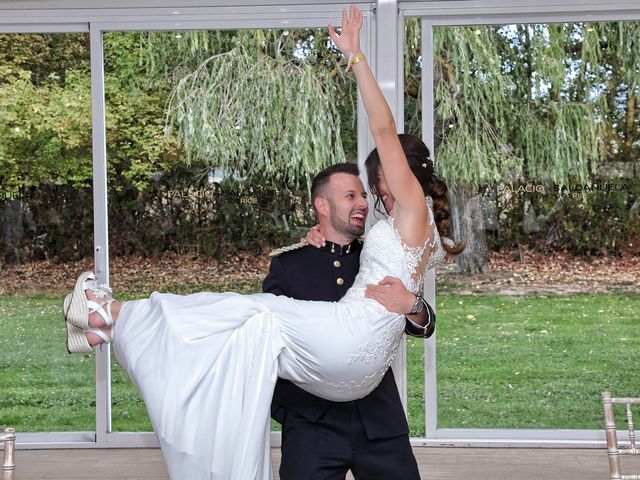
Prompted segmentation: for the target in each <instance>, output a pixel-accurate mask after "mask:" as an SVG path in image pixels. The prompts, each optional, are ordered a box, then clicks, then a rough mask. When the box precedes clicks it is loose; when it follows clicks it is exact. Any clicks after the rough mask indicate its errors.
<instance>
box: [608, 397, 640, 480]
mask: <svg viewBox="0 0 640 480" xmlns="http://www.w3.org/2000/svg"><path fill="white" fill-rule="evenodd" d="M616 403H619V404H623V405H626V408H627V427H628V430H629V446H628V447H626V446H625V447H621V446H620V445H618V432H617V429H616V421H615V417H614V414H613V405H614V404H616ZM634 404H635V405H639V404H640V398H634V397H624V398H616V397H612V396H611V393H609V392H602V406H603V407H604V429H605V432H606V435H607V453H608V455H609V472H610V477H609V478H610V480H640V474H635V475H622V472H621V467H620V456H621V455H638V454H640V449H638V448H637V447H636V434H635V430H634V425H633V413H632V410H631V406H632V405H634Z"/></svg>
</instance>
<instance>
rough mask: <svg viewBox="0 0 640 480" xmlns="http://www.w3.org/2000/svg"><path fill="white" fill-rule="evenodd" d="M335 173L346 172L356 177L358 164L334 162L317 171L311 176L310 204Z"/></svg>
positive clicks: (358, 173)
mask: <svg viewBox="0 0 640 480" xmlns="http://www.w3.org/2000/svg"><path fill="white" fill-rule="evenodd" d="M336 173H347V174H349V175H354V176H356V177H358V176H359V175H360V171H359V170H358V165H356V164H355V163H336V164H335V165H331V166H329V167H327V168H325V169H324V170H322V171H320V172H318V174H317V175H316V176H315V177H313V181H312V182H311V203H312V204H314V200H315V199H316V198H317V197H319V196H320V195H321V194H322V192H323V191H324V189H325V187H326V186H327V185H328V184H329V180H330V179H331V176H332V175H334V174H336Z"/></svg>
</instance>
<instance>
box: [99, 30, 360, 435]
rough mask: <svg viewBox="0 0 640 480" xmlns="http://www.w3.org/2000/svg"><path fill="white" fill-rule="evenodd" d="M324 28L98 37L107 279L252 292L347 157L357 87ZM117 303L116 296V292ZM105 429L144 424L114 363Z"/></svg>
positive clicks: (143, 291)
mask: <svg viewBox="0 0 640 480" xmlns="http://www.w3.org/2000/svg"><path fill="white" fill-rule="evenodd" d="M327 38H328V36H327V32H326V31H324V30H312V29H301V30H245V31H184V32H108V33H106V34H105V35H104V52H105V97H106V98H105V99H106V112H107V113H106V124H107V164H108V171H109V177H108V181H109V187H108V188H109V190H108V193H109V245H110V255H111V258H110V274H111V275H110V276H111V285H112V287H113V289H114V292H115V293H116V295H117V294H118V292H122V293H126V295H128V297H126V298H125V299H131V298H141V297H144V296H148V295H149V294H150V293H151V292H152V291H154V290H157V291H164V292H176V293H181V294H187V293H191V292H196V291H202V290H210V291H224V290H234V291H240V292H247V293H248V292H256V291H259V289H260V288H261V281H262V278H263V277H264V276H265V275H266V273H267V271H268V265H269V260H270V259H269V257H268V255H267V254H268V252H269V251H270V250H271V249H272V248H276V247H281V246H283V245H288V244H291V243H295V242H297V241H298V239H299V238H300V236H301V235H302V234H303V233H306V229H307V228H308V227H309V226H310V225H312V224H313V216H312V211H311V206H310V203H309V187H310V181H311V178H312V177H313V175H314V174H315V173H316V172H318V171H320V170H321V169H322V168H324V167H325V166H328V165H330V164H332V163H336V162H340V161H345V160H346V159H349V160H351V161H355V159H356V151H355V149H356V126H355V123H354V118H355V111H356V107H355V99H356V89H355V82H354V81H353V80H351V79H350V78H348V76H347V75H346V74H344V72H343V69H340V68H338V67H337V66H336V60H337V58H338V57H337V55H336V54H335V52H334V51H333V50H332V48H333V47H332V46H331V45H330V43H329V42H328V41H326V39H327ZM120 298H122V297H120ZM112 408H113V412H112V419H113V430H114V431H129V430H149V429H150V428H151V427H150V424H149V422H148V419H147V417H146V413H145V410H144V406H143V405H142V401H141V399H140V397H139V395H138V393H137V391H136V390H135V388H134V387H133V385H131V382H130V381H129V380H128V378H127V377H126V374H125V373H124V372H122V370H120V368H119V367H118V366H117V365H116V362H113V380H112Z"/></svg>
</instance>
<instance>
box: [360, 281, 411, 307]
mask: <svg viewBox="0 0 640 480" xmlns="http://www.w3.org/2000/svg"><path fill="white" fill-rule="evenodd" d="M364 296H365V298H372V299H373V300H375V301H376V302H378V303H379V304H381V305H382V306H383V307H384V308H386V309H387V310H388V311H390V312H393V313H398V314H401V315H403V314H406V313H407V312H410V311H411V308H412V307H413V303H414V302H415V301H416V296H415V295H414V294H413V293H411V292H410V291H409V290H407V289H406V287H405V286H404V284H403V283H402V280H400V279H399V278H396V277H391V276H386V277H384V278H383V279H382V280H380V282H379V283H378V285H373V284H369V285H367V288H366V290H365V291H364Z"/></svg>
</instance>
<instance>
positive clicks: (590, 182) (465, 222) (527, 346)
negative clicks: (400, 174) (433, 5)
mask: <svg viewBox="0 0 640 480" xmlns="http://www.w3.org/2000/svg"><path fill="white" fill-rule="evenodd" d="M433 36H434V49H433V55H434V65H433V73H434V85H433V88H434V92H435V113H434V116H433V125H434V130H435V158H436V167H437V168H436V170H437V173H438V175H440V176H441V178H443V179H444V180H445V181H446V182H447V183H448V186H449V202H450V203H449V206H450V211H451V220H450V225H451V227H452V233H453V236H454V238H455V239H456V240H459V241H465V242H466V245H467V247H466V250H465V252H464V253H463V254H462V255H460V256H458V257H456V258H455V260H451V261H450V262H448V263H446V264H445V265H443V266H442V267H441V268H438V271H437V280H436V289H437V295H438V297H437V298H438V300H437V307H438V340H437V356H438V365H437V367H438V427H445V428H465V427H467V428H569V429H570V428H586V429H601V428H602V412H601V410H602V408H601V397H600V393H601V392H602V391H603V390H611V391H613V392H616V395H620V396H626V395H632V394H633V393H634V390H635V389H636V387H637V385H638V383H639V381H640V377H639V374H638V373H637V370H634V369H633V368H629V365H630V363H629V362H630V361H631V359H632V358H634V352H636V351H637V349H638V347H639V346H640V339H639V337H638V335H636V334H635V333H634V332H635V331H636V330H637V328H638V318H639V316H638V311H639V310H640V296H639V295H638V287H639V286H640V271H639V269H638V265H640V257H639V253H640V249H639V245H640V237H639V234H640V228H639V227H640V224H639V223H638V218H639V217H638V208H639V206H640V200H639V198H640V197H639V194H640V179H639V172H640V169H638V165H639V163H638V154H639V151H640V150H639V147H640V136H639V135H640V115H638V110H637V98H638V93H639V88H640V82H638V80H639V78H638V75H639V74H638V72H639V71H640V56H638V54H637V53H636V51H637V49H635V50H634V49H631V50H630V49H629V46H630V45H631V43H632V42H637V41H638V40H640V24H638V23H634V22H616V23H563V24H536V25H533V24H514V25H499V26H465V27H436V28H434V35H433ZM630 52H633V53H630ZM427 114H428V115H430V112H427ZM415 130H417V131H419V129H415Z"/></svg>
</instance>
